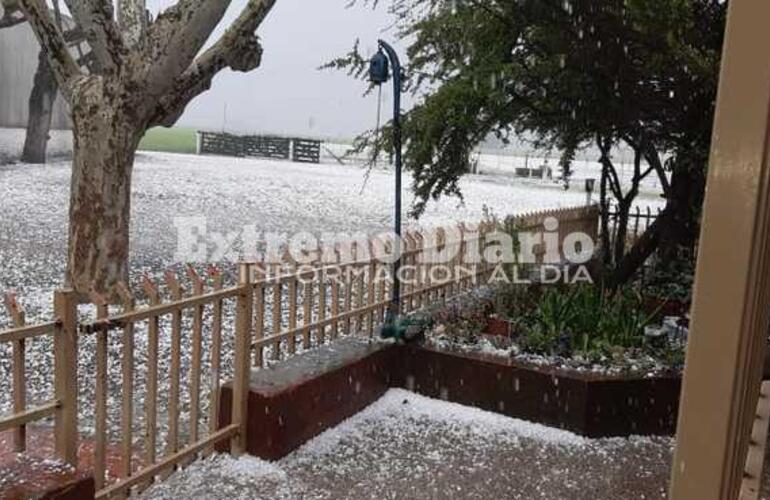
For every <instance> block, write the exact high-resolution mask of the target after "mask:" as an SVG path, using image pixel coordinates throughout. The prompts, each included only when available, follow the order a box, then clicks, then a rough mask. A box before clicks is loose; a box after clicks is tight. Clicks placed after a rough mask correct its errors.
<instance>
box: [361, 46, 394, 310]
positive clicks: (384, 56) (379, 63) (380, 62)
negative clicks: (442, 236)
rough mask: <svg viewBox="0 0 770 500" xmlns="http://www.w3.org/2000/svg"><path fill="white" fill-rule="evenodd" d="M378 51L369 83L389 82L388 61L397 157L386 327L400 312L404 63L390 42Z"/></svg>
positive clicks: (370, 65) (370, 69) (374, 57)
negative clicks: (393, 245)
mask: <svg viewBox="0 0 770 500" xmlns="http://www.w3.org/2000/svg"><path fill="white" fill-rule="evenodd" d="M377 43H378V45H379V50H378V51H377V53H376V54H375V55H374V56H373V57H372V60H371V61H370V64H369V79H370V80H371V81H372V83H375V84H377V85H382V84H383V83H385V82H387V81H388V73H389V72H388V66H389V65H388V61H390V66H391V67H392V68H393V71H392V73H393V149H394V153H395V157H396V213H395V233H396V246H395V249H394V251H395V252H396V261H395V262H394V264H393V294H392V297H391V301H390V307H389V308H388V315H387V318H386V323H389V324H392V323H394V322H395V320H396V318H397V317H398V314H399V311H400V302H401V280H400V279H399V275H398V273H399V269H400V268H401V62H400V61H399V59H398V54H396V51H395V50H394V49H393V47H391V46H390V44H388V43H387V42H384V41H382V40H378V41H377Z"/></svg>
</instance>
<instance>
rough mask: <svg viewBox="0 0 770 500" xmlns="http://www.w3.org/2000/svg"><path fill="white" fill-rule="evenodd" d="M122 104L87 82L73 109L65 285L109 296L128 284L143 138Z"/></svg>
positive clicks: (96, 81) (105, 87) (116, 93)
mask: <svg viewBox="0 0 770 500" xmlns="http://www.w3.org/2000/svg"><path fill="white" fill-rule="evenodd" d="M131 108H132V104H131V101H126V100H124V99H123V98H122V95H121V91H120V90H119V89H115V88H114V87H112V86H111V85H110V83H109V82H105V81H104V80H103V79H102V78H99V77H94V78H91V79H90V81H89V82H88V84H87V85H84V86H83V88H82V89H81V91H80V93H79V95H78V99H77V101H76V102H75V103H74V105H73V108H72V119H73V133H74V139H75V144H74V146H75V155H74V159H73V163H72V187H71V194H70V228H69V262H68V264H69V265H68V271H67V281H68V285H69V286H71V287H72V288H74V289H75V290H77V291H78V292H80V293H81V294H84V293H87V292H89V291H92V290H93V291H96V292H98V293H101V294H105V295H108V296H109V295H112V294H113V291H114V287H115V285H117V284H118V283H119V282H121V281H123V282H125V283H127V282H128V251H129V229H130V226H129V221H130V215H131V174H132V170H133V164H134V154H135V151H136V147H137V146H138V144H139V140H140V139H141V137H142V134H143V132H144V127H143V126H142V124H141V123H137V122H136V116H135V115H134V114H133V113H131Z"/></svg>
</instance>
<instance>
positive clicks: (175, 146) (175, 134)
mask: <svg viewBox="0 0 770 500" xmlns="http://www.w3.org/2000/svg"><path fill="white" fill-rule="evenodd" d="M139 150H140V151H160V152H162V153H195V129H194V128H187V127H173V128H163V127H155V128H153V129H150V130H148V131H147V133H146V134H145V135H144V138H142V142H140V143H139Z"/></svg>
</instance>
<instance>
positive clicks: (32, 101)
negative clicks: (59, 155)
mask: <svg viewBox="0 0 770 500" xmlns="http://www.w3.org/2000/svg"><path fill="white" fill-rule="evenodd" d="M58 92H59V88H58V86H57V85H56V78H55V77H54V74H53V72H52V71H51V67H50V66H49V65H48V59H47V58H46V55H45V52H43V51H40V56H39V57H38V63H37V71H36V72H35V82H34V85H33V87H32V93H31V94H30V96H29V117H28V118H27V134H26V137H25V139H24V151H23V152H22V155H21V161H23V162H24V163H45V159H46V148H47V145H48V139H49V132H50V130H51V118H52V115H53V104H54V102H55V101H56V95H57V94H58Z"/></svg>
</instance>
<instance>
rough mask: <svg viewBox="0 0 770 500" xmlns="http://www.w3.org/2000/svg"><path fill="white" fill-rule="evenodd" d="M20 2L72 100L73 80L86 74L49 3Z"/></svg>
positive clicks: (58, 78)
mask: <svg viewBox="0 0 770 500" xmlns="http://www.w3.org/2000/svg"><path fill="white" fill-rule="evenodd" d="M19 3H20V5H21V8H22V11H23V12H24V15H25V17H26V18H27V19H28V20H29V23H30V25H31V26H32V28H33V31H34V33H35V36H37V39H38V42H39V43H40V46H41V47H42V48H43V50H45V51H46V54H47V55H48V62H49V63H50V65H51V70H52V71H53V74H54V76H55V77H56V81H57V82H58V83H59V88H60V89H61V92H62V94H63V95H64V97H65V98H67V99H68V100H70V98H71V96H72V91H73V82H74V81H75V80H76V79H78V78H80V77H82V76H84V75H83V74H82V73H81V72H80V68H79V67H78V65H77V63H76V62H75V60H74V59H73V58H72V55H71V54H70V52H69V48H68V47H67V43H66V42H65V41H64V36H63V35H62V33H61V31H60V30H59V28H58V27H57V26H56V23H55V22H54V20H53V19H52V18H51V12H50V11H49V10H48V5H47V4H46V2H45V0H19Z"/></svg>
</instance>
